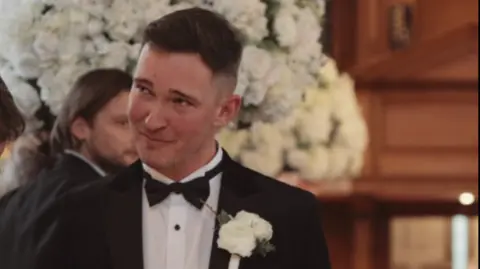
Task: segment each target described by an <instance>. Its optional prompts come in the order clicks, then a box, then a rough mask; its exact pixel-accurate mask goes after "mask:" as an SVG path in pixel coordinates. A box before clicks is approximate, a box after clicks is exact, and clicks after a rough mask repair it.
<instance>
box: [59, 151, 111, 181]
mask: <svg viewBox="0 0 480 269" xmlns="http://www.w3.org/2000/svg"><path fill="white" fill-rule="evenodd" d="M64 152H65V154H68V155H71V156H74V157H77V158H78V159H80V160H82V161H84V162H85V163H87V164H88V165H90V167H92V169H93V170H95V172H97V173H98V174H99V175H100V176H102V177H104V176H106V175H107V173H105V171H103V169H102V168H100V167H99V166H98V165H96V164H95V163H93V162H92V161H90V160H89V159H87V158H86V157H85V156H83V155H82V154H80V153H78V152H76V151H74V150H71V149H66V150H65V151H64Z"/></svg>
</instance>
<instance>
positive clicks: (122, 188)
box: [106, 162, 143, 269]
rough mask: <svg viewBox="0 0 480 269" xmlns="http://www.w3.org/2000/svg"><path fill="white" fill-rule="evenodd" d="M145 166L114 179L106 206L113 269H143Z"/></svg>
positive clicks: (137, 167) (134, 168)
mask: <svg viewBox="0 0 480 269" xmlns="http://www.w3.org/2000/svg"><path fill="white" fill-rule="evenodd" d="M142 169H143V168H142V165H141V163H140V162H137V163H135V164H133V165H132V166H131V167H130V168H128V169H127V171H126V172H124V173H122V174H120V175H119V176H117V177H116V178H114V179H113V181H112V185H111V188H110V191H109V195H108V202H107V214H106V225H107V240H108V244H109V248H110V252H111V253H110V254H111V259H112V267H113V269H132V268H135V269H137V268H138V269H142V268H143V250H142V182H143V180H142V178H143V176H142Z"/></svg>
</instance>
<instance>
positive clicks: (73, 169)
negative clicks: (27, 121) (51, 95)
mask: <svg viewBox="0 0 480 269" xmlns="http://www.w3.org/2000/svg"><path fill="white" fill-rule="evenodd" d="M131 85H132V78H131V76H130V75H129V74H127V73H125V72H124V71H121V70H117V69H97V70H93V71H90V72H88V73H86V74H85V75H83V76H81V77H80V78H79V79H78V80H77V82H76V83H75V85H73V88H72V90H71V91H70V92H69V94H68V96H67V97H66V99H65V103H64V104H63V106H62V109H61V111H60V113H59V115H58V117H57V119H56V121H55V124H54V126H53V130H52V131H51V135H50V136H51V138H50V143H47V144H50V146H49V147H48V145H47V148H50V150H44V151H50V152H42V153H43V154H44V155H49V156H50V157H51V158H50V159H53V161H54V162H55V164H54V165H53V168H52V169H50V168H51V167H50V168H49V167H42V165H41V164H36V163H35V162H40V161H38V160H36V159H35V158H28V157H29V155H34V154H35V152H38V151H40V147H41V146H44V145H43V144H42V143H41V141H45V139H44V138H41V137H40V135H44V134H42V133H40V135H38V136H35V137H33V138H32V137H30V136H33V135H29V136H25V139H24V140H27V141H28V142H29V143H27V142H23V141H19V142H23V143H18V146H17V147H14V151H13V152H12V155H13V156H12V158H11V160H12V161H11V162H9V163H7V167H6V170H7V171H6V172H10V173H6V175H5V176H7V177H12V178H13V181H17V182H29V181H36V180H37V179H40V178H52V177H58V178H62V180H68V181H69V182H71V183H72V184H77V183H85V182H89V181H94V180H96V179H99V178H102V177H104V176H105V175H107V174H112V173H116V172H117V171H119V170H120V169H122V168H123V167H127V166H129V165H130V164H132V163H133V162H134V161H135V160H136V159H137V155H136V152H135V149H134V146H133V141H132V135H131V132H130V128H129V126H128V119H127V115H126V108H127V103H128V93H129V91H130V87H131ZM47 140H48V139H47ZM45 165H46V164H43V166H45ZM30 170H33V171H30ZM40 172H42V173H41V175H40V176H38V173H40Z"/></svg>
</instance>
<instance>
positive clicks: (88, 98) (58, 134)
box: [50, 69, 132, 154]
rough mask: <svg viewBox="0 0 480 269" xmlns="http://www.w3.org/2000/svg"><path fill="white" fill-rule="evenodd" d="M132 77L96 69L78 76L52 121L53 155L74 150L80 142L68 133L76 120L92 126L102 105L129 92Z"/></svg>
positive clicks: (110, 70) (51, 140) (117, 72)
mask: <svg viewBox="0 0 480 269" xmlns="http://www.w3.org/2000/svg"><path fill="white" fill-rule="evenodd" d="M131 85H132V77H131V76H130V75H129V74H128V73H126V72H124V71H122V70H118V69H96V70H93V71H90V72H88V73H86V74H84V75H82V76H81V77H80V78H79V79H78V80H77V81H76V82H75V84H74V85H73V88H72V89H71V91H70V92H69V94H68V95H67V97H66V99H65V101H64V103H63V106H62V108H61V110H60V113H59V114H58V117H57V119H56V120H55V123H54V126H53V130H52V132H51V135H50V142H51V148H52V153H53V154H59V153H63V151H64V150H65V149H78V147H79V143H80V141H78V139H76V138H75V137H74V136H73V135H72V134H71V132H70V127H71V125H72V123H73V121H74V120H75V119H77V118H79V117H81V118H83V119H85V120H86V121H87V122H88V123H93V121H94V120H95V116H96V115H97V114H98V112H100V111H101V110H102V109H103V107H105V105H107V104H108V102H110V100H112V99H113V98H115V97H116V96H117V95H118V94H120V93H121V92H124V91H129V90H130V88H131Z"/></svg>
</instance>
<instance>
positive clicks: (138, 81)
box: [133, 78, 153, 87]
mask: <svg viewBox="0 0 480 269" xmlns="http://www.w3.org/2000/svg"><path fill="white" fill-rule="evenodd" d="M133 82H134V83H135V84H146V85H147V86H149V87H153V83H152V82H151V81H150V80H148V79H146V78H134V79H133Z"/></svg>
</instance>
